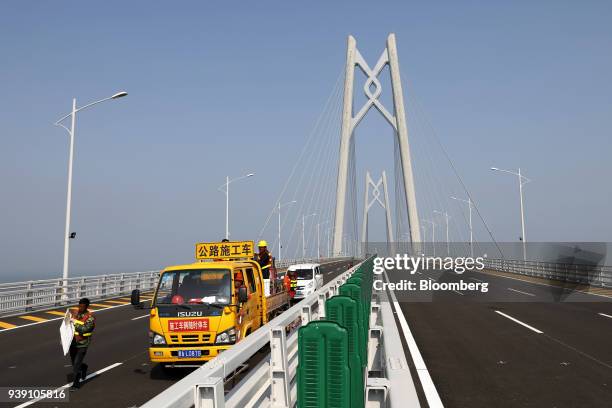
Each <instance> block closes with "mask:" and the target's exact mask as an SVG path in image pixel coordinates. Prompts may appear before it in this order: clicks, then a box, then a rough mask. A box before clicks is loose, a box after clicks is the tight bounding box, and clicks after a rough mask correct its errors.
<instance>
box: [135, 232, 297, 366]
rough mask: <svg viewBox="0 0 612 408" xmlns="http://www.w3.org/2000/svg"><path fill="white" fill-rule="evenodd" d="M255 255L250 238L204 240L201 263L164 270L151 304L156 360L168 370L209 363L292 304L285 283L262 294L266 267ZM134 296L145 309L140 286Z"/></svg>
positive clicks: (199, 249) (151, 355)
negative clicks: (264, 268)
mask: <svg viewBox="0 0 612 408" xmlns="http://www.w3.org/2000/svg"><path fill="white" fill-rule="evenodd" d="M227 246H230V249H227V248H226V247H227ZM211 254H212V255H211ZM252 256H253V242H252V241H243V242H218V243H202V244H197V246H196V258H198V259H199V260H200V262H195V263H192V264H186V265H176V266H169V267H167V268H165V269H164V270H163V271H162V272H161V275H160V277H159V283H158V285H157V290H156V291H155V295H154V296H153V300H152V304H151V307H150V308H148V309H150V310H151V311H150V320H149V321H150V323H149V358H150V360H151V361H152V362H157V363H162V367H163V368H165V367H166V366H167V365H172V366H175V365H178V366H180V365H183V364H189V363H192V364H193V363H194V362H198V361H201V362H205V361H208V360H210V359H212V358H214V357H216V356H217V355H218V354H219V353H221V352H223V351H224V350H227V349H229V348H230V347H231V346H232V345H233V344H235V343H237V342H238V341H240V340H241V339H243V338H244V337H246V336H248V335H249V334H251V333H253V332H254V331H255V330H257V329H258V328H260V327H261V326H263V325H264V324H266V323H267V322H268V320H269V319H271V318H272V317H274V316H275V315H277V314H279V313H282V311H283V310H285V309H286V308H287V307H288V306H289V295H288V292H287V291H285V290H283V288H282V285H281V287H280V288H279V291H277V292H275V293H272V294H268V295H267V296H266V295H265V294H264V282H263V276H262V270H261V268H260V266H259V264H258V263H257V262H256V261H253V260H252ZM131 300H132V301H131V303H132V304H133V305H134V306H137V307H139V308H143V304H142V303H141V302H140V292H139V291H138V290H134V291H133V292H132V299H131Z"/></svg>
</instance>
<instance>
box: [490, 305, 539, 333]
mask: <svg viewBox="0 0 612 408" xmlns="http://www.w3.org/2000/svg"><path fill="white" fill-rule="evenodd" d="M495 313H497V314H499V315H502V316H504V317H505V318H507V319H510V320H512V321H513V322H515V323H518V324H520V325H521V326H524V327H526V328H528V329H529V330H531V331H534V332H536V333H538V334H542V333H544V332H543V331H541V330H538V329H536V328H535V327H532V326H530V325H528V324H527V323H523V322H521V321H520V320H518V319H515V318H514V317H512V316H508V315H507V314H505V313H503V312H500V311H499V310H495Z"/></svg>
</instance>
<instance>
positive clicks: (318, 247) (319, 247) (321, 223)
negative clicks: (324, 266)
mask: <svg viewBox="0 0 612 408" xmlns="http://www.w3.org/2000/svg"><path fill="white" fill-rule="evenodd" d="M328 222H329V220H327V221H323V222H319V223H317V259H320V258H321V246H320V241H319V227H320V226H321V225H325V224H327V223H328Z"/></svg>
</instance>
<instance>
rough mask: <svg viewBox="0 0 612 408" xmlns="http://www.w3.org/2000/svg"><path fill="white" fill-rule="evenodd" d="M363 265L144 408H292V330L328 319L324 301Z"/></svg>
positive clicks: (294, 345) (294, 344)
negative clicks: (230, 381)
mask: <svg viewBox="0 0 612 408" xmlns="http://www.w3.org/2000/svg"><path fill="white" fill-rule="evenodd" d="M360 264H361V263H359V264H358V265H355V266H354V267H352V268H351V269H349V270H347V271H346V272H344V273H342V274H341V275H339V276H338V277H336V278H334V279H333V280H332V281H331V282H329V283H327V284H326V285H325V286H323V287H322V288H321V289H319V290H318V291H316V292H314V293H312V294H310V295H309V296H307V297H306V298H305V299H303V300H302V301H300V302H299V303H298V304H296V305H294V306H293V307H291V308H290V309H289V310H287V311H286V312H284V313H283V314H281V315H280V316H278V317H276V318H274V319H273V320H271V321H270V322H269V323H268V324H266V325H265V326H262V327H261V328H260V329H258V330H256V331H255V332H253V333H252V334H250V335H249V336H248V337H247V338H245V339H244V340H242V341H241V342H239V343H238V344H236V345H234V346H233V347H232V348H230V349H229V350H227V351H224V352H223V353H222V354H221V355H219V356H217V357H215V358H214V359H212V360H210V361H209V362H208V363H206V364H204V365H203V366H202V367H200V368H198V369H196V370H195V371H194V372H193V373H191V374H189V375H188V376H187V377H185V378H183V379H182V380H180V381H178V382H177V383H175V384H174V385H172V386H171V387H169V388H168V389H166V390H165V391H163V392H162V393H161V394H159V395H157V396H156V397H154V398H153V399H151V400H150V401H148V402H147V403H146V404H144V405H142V408H158V407H170V408H187V407H192V406H194V405H195V407H196V408H198V407H241V408H242V407H250V406H253V407H260V406H270V405H274V406H279V407H283V406H284V407H292V406H294V405H295V402H296V398H297V387H296V381H295V376H296V370H297V363H298V361H297V360H298V357H297V347H298V346H297V339H298V332H297V330H293V331H292V332H291V333H290V334H287V328H288V327H291V326H292V325H294V324H295V322H296V321H299V320H301V325H306V324H307V323H308V322H310V321H312V320H316V319H320V318H323V317H324V314H325V306H324V305H325V301H326V300H327V299H328V298H330V297H331V296H333V295H334V294H336V293H337V291H338V288H339V287H340V285H342V284H343V283H344V282H345V281H346V280H347V279H348V278H349V277H350V276H351V275H352V274H353V272H354V271H355V270H356V269H357V268H358V267H359V265H360ZM268 345H269V347H270V354H269V355H268V356H267V357H264V358H263V360H262V361H261V362H260V363H259V364H257V365H256V366H255V367H252V368H251V370H250V371H249V373H248V374H247V375H246V376H245V378H243V379H242V380H241V382H240V383H239V386H237V387H234V388H233V389H232V390H230V391H229V393H228V394H227V395H225V393H224V385H225V379H226V377H228V376H230V375H231V374H232V373H233V372H235V371H237V370H239V369H241V368H242V367H243V366H244V365H245V364H246V363H248V362H249V360H251V358H252V357H253V356H254V355H255V354H256V353H258V352H260V350H261V349H262V348H264V347H266V346H268Z"/></svg>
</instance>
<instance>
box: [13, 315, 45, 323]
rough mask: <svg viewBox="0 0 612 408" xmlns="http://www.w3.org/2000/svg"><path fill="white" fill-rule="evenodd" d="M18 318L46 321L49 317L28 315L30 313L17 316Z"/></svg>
mask: <svg viewBox="0 0 612 408" xmlns="http://www.w3.org/2000/svg"><path fill="white" fill-rule="evenodd" d="M17 317H19V318H20V319H25V320H31V321H33V322H46V321H47V320H49V319H44V318H42V317H36V316H30V315H26V316H17Z"/></svg>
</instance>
